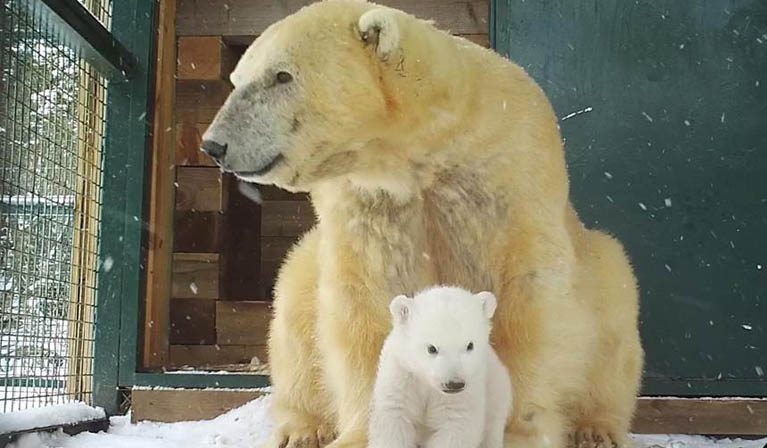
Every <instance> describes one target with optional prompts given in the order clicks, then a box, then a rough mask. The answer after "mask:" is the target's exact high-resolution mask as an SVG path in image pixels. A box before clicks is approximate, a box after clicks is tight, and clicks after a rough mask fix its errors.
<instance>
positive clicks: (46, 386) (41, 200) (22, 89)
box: [0, 0, 112, 412]
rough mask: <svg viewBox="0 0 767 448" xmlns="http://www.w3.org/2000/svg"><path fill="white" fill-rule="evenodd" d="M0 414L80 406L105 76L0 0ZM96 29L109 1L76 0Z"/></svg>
mask: <svg viewBox="0 0 767 448" xmlns="http://www.w3.org/2000/svg"><path fill="white" fill-rule="evenodd" d="M0 2H1V3H2V12H1V13H0V269H2V271H0V412H12V411H16V410H21V409H26V408H30V407H39V406H44V405H48V404H56V403H62V402H67V401H70V400H80V401H85V402H88V403H89V402H91V400H92V387H93V386H92V379H93V340H94V332H95V320H96V319H95V306H96V280H97V271H98V270H99V269H102V270H108V269H109V267H110V264H111V263H112V261H111V260H102V261H101V262H100V261H99V259H98V244H99V234H98V233H99V228H100V221H101V196H102V194H101V193H102V177H103V176H102V169H103V168H102V167H103V146H104V135H105V108H106V80H105V78H103V77H102V76H100V75H99V74H98V73H97V71H96V70H95V69H94V68H93V67H91V66H90V65H89V64H88V63H87V62H85V61H84V59H83V58H81V57H80V56H79V54H78V53H77V52H76V51H75V50H73V49H71V48H70V47H68V46H66V45H65V43H64V42H65V41H66V38H65V37H64V36H57V34H56V30H55V29H53V28H54V27H53V25H52V24H51V23H49V21H48V19H47V17H46V16H45V15H43V14H38V13H37V12H36V11H35V8H34V7H32V6H31V5H32V2H31V1H28V0H0ZM81 3H82V4H84V5H85V6H86V7H87V8H88V10H89V11H91V12H92V13H93V14H94V15H95V16H96V18H97V19H99V21H100V22H101V23H102V24H103V25H104V26H106V27H109V23H110V21H111V13H110V11H111V1H107V0H104V1H96V0H81Z"/></svg>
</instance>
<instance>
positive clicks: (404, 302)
mask: <svg viewBox="0 0 767 448" xmlns="http://www.w3.org/2000/svg"><path fill="white" fill-rule="evenodd" d="M412 306H413V299H411V298H409V297H407V296H397V297H395V298H394V300H392V301H391V304H390V305H389V311H390V312H391V317H392V320H393V321H394V324H395V325H401V324H403V323H405V322H407V320H408V318H409V317H410V312H411V307H412Z"/></svg>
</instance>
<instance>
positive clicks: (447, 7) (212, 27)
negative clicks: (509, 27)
mask: <svg viewBox="0 0 767 448" xmlns="http://www.w3.org/2000/svg"><path fill="white" fill-rule="evenodd" d="M310 3H314V2H313V1H312V0H283V1H279V2H273V1H267V0H179V7H178V15H177V16H176V27H177V33H178V35H179V36H224V37H226V36H237V37H240V38H241V36H257V35H259V34H261V33H262V32H263V31H264V30H265V29H266V27H268V26H269V25H271V24H272V23H274V22H276V21H278V20H280V19H282V18H284V17H285V16H287V15H289V14H292V13H294V12H296V11H298V10H299V9H300V8H301V7H303V6H305V5H307V4H310ZM379 3H381V4H383V5H386V6H391V7H393V8H397V9H401V10H403V11H405V12H408V13H411V14H414V15H415V16H417V17H419V18H422V19H432V20H434V21H436V23H437V26H438V27H440V28H442V29H446V30H449V31H450V32H451V33H453V34H487V32H488V29H489V2H488V0H463V1H446V0H418V1H413V0H382V1H380V2H379Z"/></svg>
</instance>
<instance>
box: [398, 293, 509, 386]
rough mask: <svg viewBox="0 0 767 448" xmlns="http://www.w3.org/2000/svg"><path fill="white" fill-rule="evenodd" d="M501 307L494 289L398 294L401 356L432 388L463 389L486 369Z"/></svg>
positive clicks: (399, 348)
mask: <svg viewBox="0 0 767 448" xmlns="http://www.w3.org/2000/svg"><path fill="white" fill-rule="evenodd" d="M495 306H496V299H495V296H494V295H493V294H492V293H490V292H480V293H479V294H472V293H470V292H469V291H466V290H465V289H462V288H456V287H436V288H432V289H429V290H426V291H423V292H421V293H419V294H416V296H415V297H413V298H409V297H406V296H397V297H395V298H394V300H393V301H392V302H391V305H390V307H389V309H390V311H391V314H392V322H393V326H394V328H393V329H392V336H393V338H394V341H395V342H394V343H395V346H396V347H397V350H396V351H397V353H396V355H395V356H397V357H398V358H399V359H400V360H401V362H402V364H403V365H405V366H406V367H407V368H408V369H409V370H410V371H411V372H412V373H413V374H415V375H417V376H418V377H420V378H421V379H422V380H423V381H425V382H426V383H427V384H429V385H431V386H432V387H434V388H436V389H438V390H440V391H442V392H444V393H458V392H461V391H463V390H464V389H465V388H466V387H471V386H472V384H473V383H475V382H476V381H477V380H478V379H479V378H481V377H480V376H479V375H478V374H480V373H481V372H484V371H485V367H486V365H487V356H488V351H489V350H490V345H489V334H490V320H491V319H492V317H493V313H494V312H495ZM482 387H483V386H482Z"/></svg>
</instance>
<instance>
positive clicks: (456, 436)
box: [368, 287, 512, 448]
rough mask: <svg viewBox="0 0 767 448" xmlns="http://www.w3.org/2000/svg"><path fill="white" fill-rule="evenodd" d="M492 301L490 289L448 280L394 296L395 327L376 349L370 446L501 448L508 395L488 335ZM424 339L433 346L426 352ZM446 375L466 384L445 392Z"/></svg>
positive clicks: (504, 374)
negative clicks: (475, 290) (471, 288)
mask: <svg viewBox="0 0 767 448" xmlns="http://www.w3.org/2000/svg"><path fill="white" fill-rule="evenodd" d="M495 305H496V299H495V296H493V295H492V294H491V293H489V292H483V293H480V294H477V295H473V294H472V293H470V292H469V291H466V290H464V289H461V288H447V287H437V288H432V289H429V290H426V291H423V292H421V293H419V294H417V295H416V296H415V297H414V298H412V299H410V298H407V297H405V296H398V297H397V298H395V299H394V301H392V305H391V307H390V308H391V312H392V321H393V326H394V328H393V329H392V332H391V333H390V334H389V336H388V337H387V339H386V341H385V342H384V346H383V349H382V351H381V360H380V361H379V365H378V376H377V379H376V384H375V388H374V390H373V406H372V412H371V418H370V431H369V442H368V448H393V447H402V448H415V447H416V446H419V447H424V448H477V447H482V448H502V447H503V433H504V426H505V424H506V419H507V418H508V415H509V409H510V408H511V405H512V398H511V395H512V394H511V382H510V380H509V374H508V372H507V371H506V367H504V365H503V364H502V363H501V361H500V360H499V359H498V356H497V355H496V353H495V351H494V350H493V349H492V347H490V344H489V341H488V336H489V333H490V320H489V319H491V318H492V316H493V311H494V310H495ZM469 343H472V349H471V350H468V349H467V344H469ZM429 345H433V346H434V347H435V348H436V349H437V350H438V352H437V353H435V354H430V353H428V350H427V347H428V346H429ZM451 380H458V381H461V382H465V384H466V386H465V389H464V390H463V391H462V392H458V393H454V394H448V393H446V392H444V391H443V390H442V388H443V387H444V386H443V385H444V384H445V382H446V381H451Z"/></svg>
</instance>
